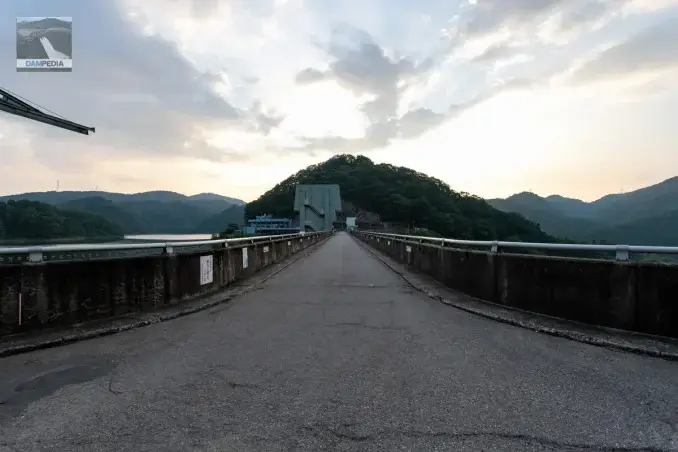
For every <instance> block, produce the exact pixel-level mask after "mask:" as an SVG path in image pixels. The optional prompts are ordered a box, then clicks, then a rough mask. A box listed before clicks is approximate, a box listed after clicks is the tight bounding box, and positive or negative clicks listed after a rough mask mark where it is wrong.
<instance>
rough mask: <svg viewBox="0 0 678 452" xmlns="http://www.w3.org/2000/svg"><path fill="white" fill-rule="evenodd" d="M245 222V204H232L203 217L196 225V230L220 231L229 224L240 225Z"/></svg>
mask: <svg viewBox="0 0 678 452" xmlns="http://www.w3.org/2000/svg"><path fill="white" fill-rule="evenodd" d="M244 224H245V206H244V205H241V206H232V207H229V208H228V209H225V210H222V211H221V212H219V213H217V214H215V215H212V216H210V217H208V218H205V219H204V220H203V221H202V222H201V223H200V224H199V225H198V226H197V227H196V232H209V233H215V232H221V231H224V230H225V229H227V227H228V226H229V225H237V226H238V227H242V226H243V225H244Z"/></svg>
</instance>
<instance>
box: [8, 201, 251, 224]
mask: <svg viewBox="0 0 678 452" xmlns="http://www.w3.org/2000/svg"><path fill="white" fill-rule="evenodd" d="M10 200H27V201H38V202H42V203H45V204H50V205H53V206H55V207H57V208H59V209H63V210H68V211H76V212H86V213H92V214H97V215H100V216H102V217H104V218H105V219H106V220H108V221H110V222H112V223H114V224H116V225H118V226H120V227H121V228H122V230H123V231H124V233H125V234H158V233H165V234H193V233H216V232H221V231H222V230H223V228H225V227H226V226H227V223H225V224H223V225H221V224H220V220H223V219H228V220H229V221H228V222H229V223H236V224H238V225H240V224H243V223H244V217H242V216H241V217H239V216H238V214H237V212H238V211H237V210H230V209H232V208H239V210H240V212H242V213H243V214H244V206H245V202H244V201H242V200H241V199H237V198H232V197H228V196H222V195H218V194H216V193H199V194H196V195H190V196H189V195H184V194H181V193H175V192H171V191H149V192H141V193H132V194H126V193H114V192H105V191H60V192H57V191H48V192H32V193H22V194H15V195H9V196H1V197H0V201H10ZM224 211H229V212H228V214H225V215H224V214H223V212H224Z"/></svg>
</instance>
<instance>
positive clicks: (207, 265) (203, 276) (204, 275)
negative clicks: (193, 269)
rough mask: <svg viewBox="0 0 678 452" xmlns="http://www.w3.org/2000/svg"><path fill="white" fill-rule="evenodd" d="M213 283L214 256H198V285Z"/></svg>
mask: <svg viewBox="0 0 678 452" xmlns="http://www.w3.org/2000/svg"><path fill="white" fill-rule="evenodd" d="M212 282H214V256H212V255H211V254H210V255H209V256H200V285H201V286H204V285H205V284H209V283H212Z"/></svg>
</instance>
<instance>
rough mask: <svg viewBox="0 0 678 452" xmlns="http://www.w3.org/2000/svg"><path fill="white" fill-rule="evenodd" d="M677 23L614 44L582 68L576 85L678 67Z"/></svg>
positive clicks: (573, 79)
mask: <svg viewBox="0 0 678 452" xmlns="http://www.w3.org/2000/svg"><path fill="white" fill-rule="evenodd" d="M676 42H678V20H666V21H664V22H663V23H661V24H658V25H655V26H652V27H650V28H648V29H646V30H643V31H642V32H640V33H638V34H636V35H635V36H632V37H630V38H628V39H626V40H624V41H623V42H621V43H619V44H617V45H614V46H612V47H610V48H608V49H606V50H604V51H602V52H600V53H598V54H597V55H595V56H594V57H593V58H590V59H589V60H588V61H586V62H584V63H583V64H581V65H580V67H578V68H577V69H576V70H574V71H573V73H572V74H571V79H570V80H571V82H573V83H589V82H595V81H600V80H605V79H614V78H620V77H624V76H629V75H634V74H637V73H641V72H652V71H661V70H665V69H674V68H678V46H676Z"/></svg>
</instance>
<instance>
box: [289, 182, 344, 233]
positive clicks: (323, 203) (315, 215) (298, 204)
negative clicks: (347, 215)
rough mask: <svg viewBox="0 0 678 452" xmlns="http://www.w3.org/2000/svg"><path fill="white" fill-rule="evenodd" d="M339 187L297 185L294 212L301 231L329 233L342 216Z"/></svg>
mask: <svg viewBox="0 0 678 452" xmlns="http://www.w3.org/2000/svg"><path fill="white" fill-rule="evenodd" d="M341 210H342V209H341V193H340V190H339V185H336V184H327V185H297V188H296V193H295V197H294V211H295V212H296V213H297V214H298V215H299V229H300V230H301V231H329V230H331V229H332V225H333V223H334V222H335V221H337V218H338V216H339V215H340V214H341Z"/></svg>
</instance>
